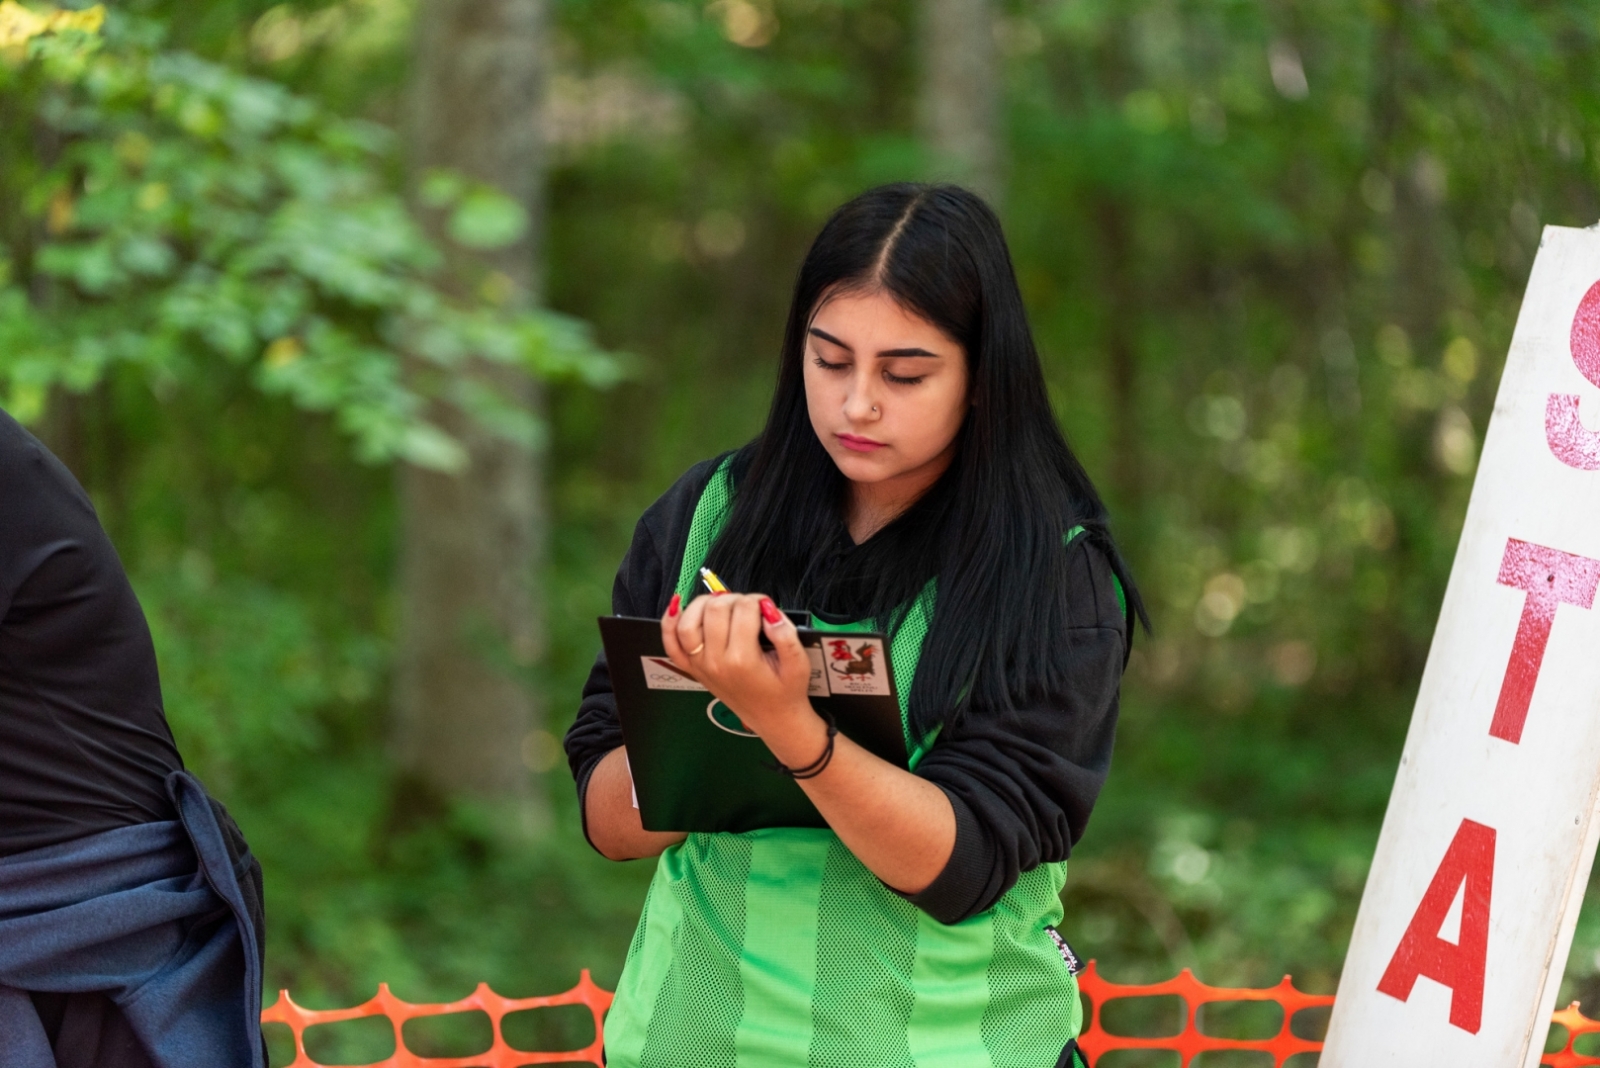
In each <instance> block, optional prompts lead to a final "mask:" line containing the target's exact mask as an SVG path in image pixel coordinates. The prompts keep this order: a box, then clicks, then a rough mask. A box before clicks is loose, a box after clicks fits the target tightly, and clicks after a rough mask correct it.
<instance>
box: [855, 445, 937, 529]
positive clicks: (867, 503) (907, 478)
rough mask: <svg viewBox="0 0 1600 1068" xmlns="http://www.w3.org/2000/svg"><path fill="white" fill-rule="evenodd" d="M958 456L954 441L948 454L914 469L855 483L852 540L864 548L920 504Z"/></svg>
mask: <svg viewBox="0 0 1600 1068" xmlns="http://www.w3.org/2000/svg"><path fill="white" fill-rule="evenodd" d="M955 454H956V447H955V442H951V443H950V446H949V447H948V448H946V449H945V451H944V452H942V453H940V454H939V455H938V456H935V457H934V458H933V459H932V460H929V461H928V462H927V463H925V464H923V465H922V466H921V467H918V468H916V469H914V470H911V471H906V472H904V473H902V474H898V475H894V476H893V477H891V478H885V479H880V480H879V481H877V482H851V483H850V499H849V502H848V504H847V505H846V508H845V527H846V529H848V530H849V531H850V540H851V541H853V542H855V543H856V544H857V545H860V544H861V543H862V542H864V541H866V540H867V539H868V538H870V537H872V536H873V535H874V534H876V533H877V532H878V531H880V530H882V529H883V528H884V527H886V526H888V525H889V524H890V523H892V522H894V521H895V519H896V518H898V517H899V516H900V515H901V514H902V513H903V512H905V510H906V509H907V508H910V507H911V506H912V505H913V504H916V503H917V501H918V500H919V499H920V498H921V497H922V495H923V494H924V493H927V492H928V490H929V489H931V488H932V486H933V484H934V483H935V482H937V481H939V476H940V475H942V474H944V473H945V471H947V470H949V468H950V461H951V460H953V459H955Z"/></svg>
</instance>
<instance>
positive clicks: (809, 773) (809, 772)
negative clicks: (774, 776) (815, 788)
mask: <svg viewBox="0 0 1600 1068" xmlns="http://www.w3.org/2000/svg"><path fill="white" fill-rule="evenodd" d="M818 715H820V716H821V717H822V719H823V722H825V723H827V725H828V744H827V746H826V748H824V749H823V750H822V755H821V756H819V757H817V759H815V760H813V761H812V762H811V763H809V764H807V765H806V766H805V767H803V768H791V767H789V766H788V765H787V764H784V763H782V762H780V761H777V760H774V761H773V762H772V763H770V764H768V765H767V767H768V768H770V769H772V770H773V771H776V772H778V773H779V774H781V775H787V776H789V778H791V779H815V778H816V777H817V776H818V775H821V774H822V773H823V771H825V770H827V767H828V763H829V762H830V761H831V760H833V739H834V737H835V736H836V735H837V734H838V733H839V724H838V723H837V722H835V721H834V718H833V717H832V716H831V715H829V714H828V713H826V712H819V713H818Z"/></svg>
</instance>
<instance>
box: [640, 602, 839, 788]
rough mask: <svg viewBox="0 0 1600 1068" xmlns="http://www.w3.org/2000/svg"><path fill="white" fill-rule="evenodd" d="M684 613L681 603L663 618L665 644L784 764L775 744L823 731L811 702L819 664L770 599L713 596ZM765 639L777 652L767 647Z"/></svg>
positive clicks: (681, 665) (670, 607) (680, 664)
mask: <svg viewBox="0 0 1600 1068" xmlns="http://www.w3.org/2000/svg"><path fill="white" fill-rule="evenodd" d="M678 607H679V602H678V600H677V598H676V597H674V598H673V602H672V604H670V605H668V607H667V613H666V615H664V616H662V617H661V642H662V645H663V646H665V648H666V651H667V656H668V657H669V658H670V659H671V660H672V662H673V663H674V664H675V665H677V666H678V667H679V668H680V669H682V670H683V671H686V672H688V673H689V674H690V675H693V676H694V677H695V679H697V680H698V681H699V682H700V683H701V684H702V685H704V686H705V687H706V689H708V690H710V691H711V692H712V693H713V694H715V695H716V696H717V697H718V698H720V699H721V700H722V703H723V704H725V705H727V706H728V708H730V709H731V710H732V711H733V713H734V714H735V715H737V716H738V717H739V719H740V720H741V721H743V723H744V725H745V726H746V727H748V728H749V729H750V730H752V731H754V732H755V733H756V734H759V735H760V736H761V737H762V739H763V740H764V741H766V742H767V745H768V747H769V748H771V749H772V750H773V751H774V752H775V753H779V759H780V760H781V759H783V757H782V754H781V752H779V750H780V746H779V745H774V743H775V742H779V741H780V739H782V738H783V736H784V735H786V734H789V733H794V732H804V733H805V734H806V735H808V736H809V735H812V734H816V733H817V728H818V727H820V726H821V725H822V720H821V718H820V717H819V716H817V714H816V713H815V712H814V711H813V710H812V708H811V700H810V698H809V697H807V696H806V690H807V688H808V686H809V684H810V680H811V659H810V657H808V656H807V655H806V651H805V649H804V648H803V647H802V646H801V645H800V638H799V635H798V634H796V633H795V627H794V624H793V623H792V622H790V620H789V617H788V616H786V615H784V614H783V613H782V612H780V611H778V609H777V607H776V606H775V605H774V604H773V603H772V600H771V599H770V598H768V597H766V596H764V595H762V594H759V593H723V594H714V595H710V594H708V595H704V596H700V597H696V598H695V599H694V600H693V601H692V602H690V603H689V605H688V606H687V607H683V608H682V609H681V610H680V611H677V612H676V613H675V612H674V609H675V608H678ZM763 633H765V634H766V636H767V640H768V641H770V642H771V643H772V649H771V650H764V649H762V648H761V642H760V635H761V634H763ZM795 740H796V741H798V740H799V739H798V738H797V739H795ZM782 748H788V747H787V746H782Z"/></svg>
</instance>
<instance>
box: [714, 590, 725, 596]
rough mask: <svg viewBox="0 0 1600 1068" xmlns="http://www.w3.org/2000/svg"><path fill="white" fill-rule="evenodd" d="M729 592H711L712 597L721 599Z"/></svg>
mask: <svg viewBox="0 0 1600 1068" xmlns="http://www.w3.org/2000/svg"><path fill="white" fill-rule="evenodd" d="M727 592H728V591H727V590H712V591H711V596H713V597H721V596H722V595H723V594H725V593H727Z"/></svg>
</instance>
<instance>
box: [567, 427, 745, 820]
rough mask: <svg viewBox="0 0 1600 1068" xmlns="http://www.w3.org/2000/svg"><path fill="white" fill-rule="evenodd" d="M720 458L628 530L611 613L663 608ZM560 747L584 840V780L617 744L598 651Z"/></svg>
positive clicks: (607, 679) (681, 482)
mask: <svg viewBox="0 0 1600 1068" xmlns="http://www.w3.org/2000/svg"><path fill="white" fill-rule="evenodd" d="M722 459H723V458H722V457H721V456H718V457H716V458H714V459H711V460H706V461H704V462H702V463H698V464H696V465H695V466H693V467H691V468H690V469H689V470H688V471H687V472H686V473H685V474H684V475H683V477H682V478H680V479H678V481H677V482H676V483H674V484H673V486H672V488H671V489H669V490H667V492H666V493H663V494H662V495H661V497H660V498H659V499H658V500H657V501H656V502H655V503H654V504H652V505H651V506H650V507H649V508H648V509H646V511H645V513H644V515H643V516H641V517H640V518H639V523H638V525H637V526H636V527H634V530H633V544H631V545H630V546H628V552H627V555H625V556H624V557H623V558H622V565H621V566H620V567H618V568H617V578H616V581H615V582H614V583H612V586H611V611H612V612H613V613H614V614H616V615H619V616H659V615H661V613H663V612H665V611H666V610H667V601H669V600H670V599H671V598H672V591H673V589H674V588H675V587H676V586H677V584H678V572H679V570H680V569H681V568H682V567H683V546H684V542H686V541H687V540H688V537H689V525H690V523H691V522H693V520H694V509H695V505H696V504H698V503H699V502H700V495H701V493H703V492H704V491H705V488H706V483H707V482H710V481H711V476H712V474H713V473H714V472H715V471H716V469H717V465H718V464H720V463H721V462H722ZM563 744H564V745H565V746H566V750H567V762H568V763H569V764H570V765H571V767H572V777H573V778H574V779H575V780H576V781H577V784H578V811H579V813H580V816H581V818H582V819H583V820H584V828H583V834H584V837H585V838H587V837H588V836H589V827H588V815H587V813H586V812H585V809H584V795H585V794H586V793H587V792H588V789H589V776H590V775H592V774H594V769H595V765H596V764H599V763H600V760H601V758H602V757H604V756H605V755H606V754H607V753H609V752H611V750H613V749H615V748H617V747H618V746H620V745H621V744H622V725H621V724H620V723H619V722H618V720H617V699H616V695H615V694H614V693H612V691H611V671H610V669H609V668H608V667H607V666H606V654H605V650H604V649H602V650H601V651H600V654H599V655H598V656H596V657H595V659H594V667H593V668H592V669H591V670H590V672H589V681H587V682H586V683H584V685H583V699H582V700H581V701H580V703H579V704H578V718H577V719H576V720H575V721H574V722H573V724H572V726H571V728H569V729H568V731H567V735H566V739H565V741H564V743H563ZM590 844H591V845H593V844H594V843H593V842H592V841H591V842H590Z"/></svg>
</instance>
